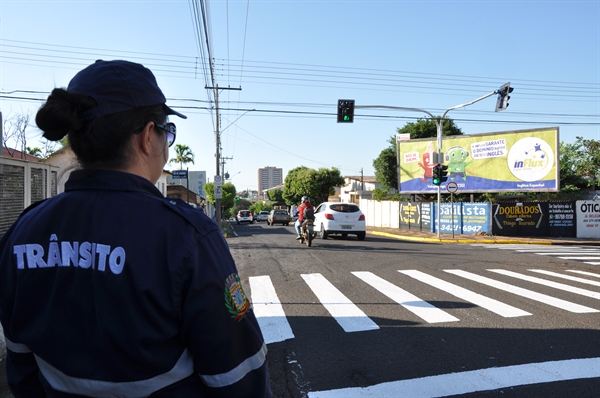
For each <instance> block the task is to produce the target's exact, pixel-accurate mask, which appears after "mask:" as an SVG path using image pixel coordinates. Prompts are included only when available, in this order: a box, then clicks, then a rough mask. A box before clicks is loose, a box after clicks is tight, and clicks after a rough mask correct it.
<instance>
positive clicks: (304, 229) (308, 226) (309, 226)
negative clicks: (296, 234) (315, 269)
mask: <svg viewBox="0 0 600 398" xmlns="http://www.w3.org/2000/svg"><path fill="white" fill-rule="evenodd" d="M315 235H316V234H315V226H314V223H313V220H304V222H302V225H301V226H300V236H301V237H302V239H301V240H300V243H306V246H308V247H311V246H312V241H313V239H314V238H315Z"/></svg>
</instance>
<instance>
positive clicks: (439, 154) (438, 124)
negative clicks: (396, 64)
mask: <svg viewBox="0 0 600 398" xmlns="http://www.w3.org/2000/svg"><path fill="white" fill-rule="evenodd" d="M512 91H513V89H512V87H510V83H506V84H504V85H503V86H502V87H501V88H500V89H498V90H494V91H492V92H491V93H489V94H486V95H484V96H483V97H479V98H477V99H475V100H473V101H471V102H467V103H466V104H460V105H456V106H453V107H452V108H448V109H446V111H445V112H444V114H443V115H442V117H440V118H436V117H435V116H433V115H432V114H431V113H430V112H428V111H426V110H424V109H419V108H404V107H401V106H386V105H355V106H354V108H355V109H368V108H369V109H372V108H379V109H395V110H401V111H412V112H423V113H426V114H427V115H429V116H430V117H431V119H432V120H433V121H434V122H435V125H436V128H437V144H438V152H437V160H436V159H435V158H434V163H442V124H443V123H444V118H445V117H446V115H447V114H448V112H450V111H452V110H454V109H459V108H464V107H466V106H469V105H472V104H474V103H476V102H479V101H481V100H483V99H486V98H488V97H491V96H492V95H496V94H498V95H499V96H502V95H504V96H506V95H507V94H508V93H509V92H512ZM506 106H508V105H506ZM506 106H504V107H503V108H502V109H506ZM502 109H500V110H502ZM496 110H497V111H498V109H496ZM441 202H442V187H441V181H440V184H439V185H438V186H437V204H438V211H437V228H436V230H437V237H438V238H439V237H440V229H441V217H440V213H441V210H442V208H441V206H442V205H441Z"/></svg>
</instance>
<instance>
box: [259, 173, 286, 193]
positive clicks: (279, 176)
mask: <svg viewBox="0 0 600 398" xmlns="http://www.w3.org/2000/svg"><path fill="white" fill-rule="evenodd" d="M281 184H283V169H281V168H277V167H270V166H267V167H263V168H260V169H258V194H259V195H260V196H261V197H262V196H263V195H264V193H263V191H264V190H265V189H269V188H273V187H275V186H277V185H281Z"/></svg>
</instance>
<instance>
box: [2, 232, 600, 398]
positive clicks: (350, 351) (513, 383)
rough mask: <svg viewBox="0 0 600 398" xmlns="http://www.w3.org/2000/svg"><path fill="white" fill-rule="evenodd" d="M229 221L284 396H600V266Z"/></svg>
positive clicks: (275, 386)
mask: <svg viewBox="0 0 600 398" xmlns="http://www.w3.org/2000/svg"><path fill="white" fill-rule="evenodd" d="M234 228H235V230H236V232H237V235H238V236H237V237H230V238H229V239H228V242H229V245H230V247H231V250H232V253H233V255H234V257H235V259H236V262H237V265H238V268H239V270H240V276H241V277H242V280H243V285H244V288H245V290H246V292H247V293H248V294H249V295H250V296H251V297H252V300H253V302H254V308H255V313H256V314H257V316H258V315H260V317H259V322H261V327H262V328H263V334H264V335H265V338H266V340H267V341H268V343H269V344H268V347H269V365H270V371H271V379H272V387H273V392H274V394H275V396H276V397H286V398H287V397H294V398H295V397H311V398H314V397H352V396H372V397H411V398H412V397H419V396H422V397H425V396H431V397H433V396H447V395H452V396H461V397H479V396H484V397H495V396H502V397H542V396H543V397H565V396H576V397H596V396H598V391H600V359H599V358H600V345H599V344H598V342H599V341H600V298H599V295H600V285H599V282H600V268H599V267H598V266H594V265H589V264H585V263H582V262H578V261H571V260H563V259H559V258H554V257H548V256H540V255H536V254H532V253H518V252H516V251H513V250H498V249H490V248H486V247H482V246H473V245H463V244H434V243H412V242H410V243H409V242H403V241H398V240H395V239H389V238H385V237H378V236H374V235H367V238H366V240H365V241H362V242H361V241H358V240H357V239H356V238H355V237H348V238H337V237H334V238H330V239H328V240H320V239H317V240H315V241H314V243H313V247H311V248H308V247H306V246H305V245H300V244H299V243H298V241H296V240H295V239H294V232H293V227H292V226H281V225H276V226H268V225H266V223H255V224H251V225H234ZM531 270H541V271H544V272H548V271H549V272H553V273H555V274H551V275H549V274H547V273H545V274H544V273H539V272H534V271H531ZM399 271H401V272H399ZM572 271H583V272H587V273H589V274H581V273H574V272H572ZM556 274H559V275H562V276H565V275H567V276H570V277H575V278H580V279H581V280H583V281H585V282H582V281H581V280H573V279H564V277H557V276H556ZM523 276H524V277H525V278H526V279H527V278H529V280H523V279H521V278H523ZM531 278H538V279H539V280H536V279H533V280H532V279H531ZM540 280H541V281H542V282H544V283H545V284H542V283H541V282H540ZM558 284H560V285H558ZM491 285H493V286H491ZM565 286H566V287H565ZM559 287H560V288H559ZM572 288H576V289H579V290H576V289H575V290H573V289H572ZM506 289H509V290H511V291H510V292H507V291H506ZM561 289H572V291H565V290H561ZM531 292H533V293H531ZM536 295H537V296H536ZM540 295H541V296H540ZM278 303H280V304H278ZM0 348H1V347H0ZM2 358H4V357H2ZM0 366H1V367H2V369H0V372H1V375H0V377H2V378H0V398H2V397H8V396H10V394H8V390H7V388H6V383H5V379H4V378H3V377H4V375H5V372H4V368H3V366H4V360H2V362H0Z"/></svg>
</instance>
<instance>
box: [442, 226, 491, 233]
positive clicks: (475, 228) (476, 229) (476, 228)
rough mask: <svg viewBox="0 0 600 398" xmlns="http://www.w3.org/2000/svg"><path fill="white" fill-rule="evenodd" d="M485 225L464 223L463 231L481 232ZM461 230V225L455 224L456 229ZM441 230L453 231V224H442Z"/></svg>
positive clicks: (456, 230)
mask: <svg viewBox="0 0 600 398" xmlns="http://www.w3.org/2000/svg"><path fill="white" fill-rule="evenodd" d="M482 228H483V227H482V226H481V225H464V226H463V228H462V231H463V232H479V231H481V229H482ZM459 230H460V226H458V225H455V226H454V231H455V232H458V231H459ZM441 231H450V232H452V226H451V225H442V229H441Z"/></svg>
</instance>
